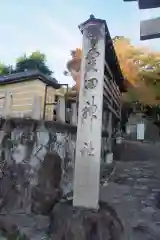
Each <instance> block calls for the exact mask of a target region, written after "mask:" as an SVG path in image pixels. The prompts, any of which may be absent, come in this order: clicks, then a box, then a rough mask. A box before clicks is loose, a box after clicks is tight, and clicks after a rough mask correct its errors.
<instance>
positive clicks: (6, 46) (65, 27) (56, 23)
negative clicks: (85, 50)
mask: <svg viewBox="0 0 160 240" xmlns="http://www.w3.org/2000/svg"><path fill="white" fill-rule="evenodd" d="M90 14H94V15H95V17H98V18H102V19H105V20H106V21H107V24H108V27H109V30H110V33H111V35H112V36H115V35H121V36H122V35H123V36H125V37H129V38H130V39H131V40H132V42H133V43H134V44H136V45H144V46H147V47H149V48H151V49H155V50H158V51H159V48H160V39H157V40H150V41H144V42H140V41H139V31H140V26H139V25H140V20H142V19H149V18H152V17H157V16H158V17H159V14H160V9H154V10H143V11H139V10H138V6H137V4H136V3H135V2H132V3H124V2H123V0H99V1H93V0H92V1H91V0H85V1H84V0H81V1H76V0H59V1H55V0H45V1H44V0H34V1H33V0H21V1H20V0H1V3H0V30H1V31H0V32H1V35H0V60H1V61H2V62H4V63H6V64H14V63H15V60H16V58H17V57H19V56H20V55H22V54H23V53H25V52H26V53H28V54H29V53H31V52H32V51H35V50H40V51H42V52H43V53H45V54H46V56H47V62H48V65H49V67H50V68H51V69H53V71H54V72H55V77H56V78H57V80H58V81H60V82H61V83H65V82H68V83H72V79H71V78H70V77H64V76H63V71H64V69H65V65H66V61H67V59H69V57H70V56H69V53H70V50H71V49H74V48H76V47H81V37H82V36H81V34H80V32H79V30H78V25H79V24H80V23H82V22H83V21H85V20H86V19H88V17H89V15H90Z"/></svg>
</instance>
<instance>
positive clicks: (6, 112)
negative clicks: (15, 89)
mask: <svg viewBox="0 0 160 240" xmlns="http://www.w3.org/2000/svg"><path fill="white" fill-rule="evenodd" d="M11 102H12V94H11V93H10V92H8V91H6V92H5V98H4V105H3V111H2V116H3V117H9V116H10V114H11Z"/></svg>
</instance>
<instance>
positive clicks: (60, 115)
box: [57, 96, 66, 122]
mask: <svg viewBox="0 0 160 240" xmlns="http://www.w3.org/2000/svg"><path fill="white" fill-rule="evenodd" d="M65 109H66V105H65V98H64V96H59V99H58V103H57V120H58V121H61V122H65V121H66V110H65Z"/></svg>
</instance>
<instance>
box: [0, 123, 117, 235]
mask: <svg viewBox="0 0 160 240" xmlns="http://www.w3.org/2000/svg"><path fill="white" fill-rule="evenodd" d="M75 142H76V127H73V126H71V125H65V124H60V123H53V122H39V121H35V120H30V119H28V120H27V119H9V120H4V119H2V120H1V122H0V238H2V236H3V237H4V238H2V239H5V240H7V239H13V240H17V239H30V240H32V239H33V240H36V239H37V240H39V239H58V240H60V239H64V234H67V235H65V236H67V237H65V239H66V240H68V239H71V238H70V234H71V233H70V232H74V235H76V234H77V229H78V228H79V225H81V226H82V228H84V229H83V230H84V231H85V232H87V231H90V230H87V229H86V228H85V227H84V225H83V221H82V222H81V220H82V218H81V215H83V216H84V219H86V218H89V219H90V213H91V212H90V211H89V215H86V214H88V213H86V211H85V210H83V209H82V212H81V210H77V211H79V213H78V215H76V216H77V217H76V222H75V225H76V228H75V226H74V225H73V223H72V222H74V221H75V217H74V214H75V210H74V208H72V204H70V206H69V209H70V210H69V212H70V213H67V214H68V215H66V212H65V211H68V205H66V204H67V202H68V201H69V200H70V199H72V183H73V170H74V160H75ZM104 146H105V141H102V153H103V154H102V157H103V156H104V152H105V151H106V150H105V147H104ZM103 159H104V158H103ZM102 166H103V167H104V165H103V164H102ZM82 177H83V176H82ZM61 204H62V205H61ZM64 204H65V206H66V207H65V209H66V210H65V211H63V213H62V211H61V206H62V207H64ZM56 206H58V207H59V206H60V208H58V209H59V210H58V212H57V210H56V209H57V208H56ZM104 211H109V209H108V210H104ZM56 214H58V216H57V215H56ZM99 214H100V212H98V213H97V215H96V216H94V218H96V219H97V220H96V221H98V219H99V217H98V216H99ZM65 215H66V216H68V217H69V218H67V219H66V220H64V216H65ZM91 215H92V213H91ZM111 215H114V214H112V213H110V217H109V216H108V215H106V217H105V221H107V224H109V225H108V228H107V229H109V226H110V224H111V223H112V222H114V221H116V222H117V220H116V218H115V217H114V216H111ZM55 216H56V217H55ZM55 221H58V225H55ZM63 221H65V222H64V225H63V224H61V223H62V222H63ZM88 221H89V225H92V222H91V223H90V220H88ZM56 223H57V222H56ZM59 223H60V225H59ZM65 224H66V225H67V226H69V225H68V224H71V225H70V227H69V228H68V229H67V233H66V231H65V229H66V227H65V226H66V225H65ZM96 224H98V225H99V223H98V222H97V223H96ZM55 226H57V227H55ZM72 227H73V229H72ZM70 228H71V229H70ZM90 228H92V226H90ZM90 228H89V229H90ZM116 229H117V228H116ZM97 231H99V230H97ZM107 231H108V230H107ZM117 231H119V230H117ZM120 231H121V230H120ZM113 232H116V231H115V230H114V231H113ZM59 233H61V236H59ZM62 233H63V236H62ZM54 234H56V236H58V238H52V237H51V236H52V235H54ZM86 234H87V233H86ZM117 234H118V232H117ZM13 235H14V237H12V236H13ZM49 236H50V237H51V238H50V237H49ZM109 236H110V234H109V233H108V238H105V239H111V238H109ZM118 236H119V234H118ZM10 237H11V238H10ZM17 237H19V238H17ZM72 239H77V238H76V237H73V238H72ZM82 239H84V240H86V238H85V237H84V238H82ZM87 239H88V238H87ZM96 239H97V240H98V239H104V238H99V237H98V238H96ZM112 239H113V240H117V239H119V238H116V237H113V238H112Z"/></svg>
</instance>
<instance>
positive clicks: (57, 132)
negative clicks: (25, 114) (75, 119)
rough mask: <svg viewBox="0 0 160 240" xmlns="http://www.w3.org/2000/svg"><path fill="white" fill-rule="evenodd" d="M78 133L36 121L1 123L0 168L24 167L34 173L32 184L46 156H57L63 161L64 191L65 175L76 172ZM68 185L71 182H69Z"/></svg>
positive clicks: (4, 121)
mask: <svg viewBox="0 0 160 240" xmlns="http://www.w3.org/2000/svg"><path fill="white" fill-rule="evenodd" d="M75 141H76V131H75V129H72V128H67V126H65V125H64V124H63V125H61V124H56V123H54V124H53V123H51V122H50V123H49V122H47V123H44V122H37V121H33V120H21V119H12V120H2V121H1V126H0V165H1V169H2V170H3V166H4V164H5V163H7V164H9V165H12V164H22V165H23V166H25V167H26V166H27V167H30V168H31V169H32V171H31V172H32V174H31V173H30V174H31V175H32V177H31V176H30V177H31V184H36V181H37V179H36V174H35V173H34V172H37V170H38V169H39V167H40V164H41V163H42V162H43V160H44V158H45V156H46V154H47V153H48V152H49V153H57V154H58V155H59V156H60V158H61V161H62V163H61V164H62V169H63V180H64V181H63V182H62V185H63V186H64V185H65V186H64V191H66V181H67V180H66V176H65V175H66V173H67V172H68V171H71V169H73V164H74V155H75ZM68 181H69V179H68Z"/></svg>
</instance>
